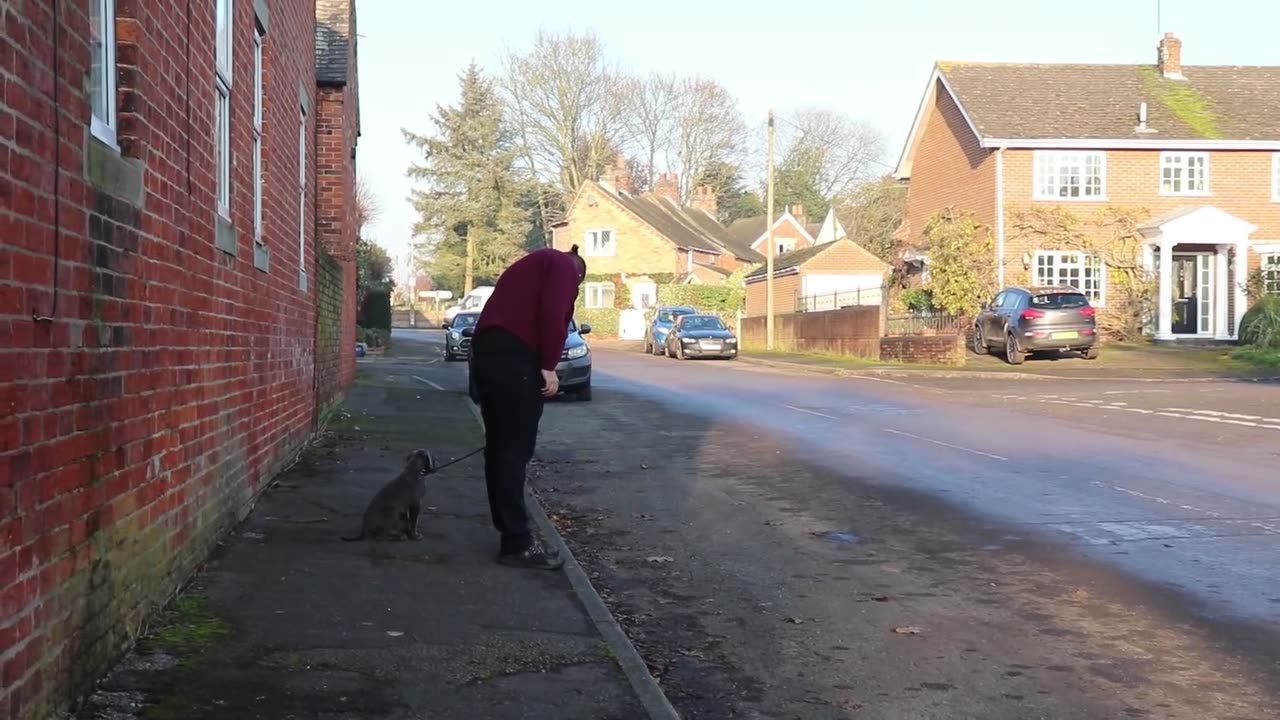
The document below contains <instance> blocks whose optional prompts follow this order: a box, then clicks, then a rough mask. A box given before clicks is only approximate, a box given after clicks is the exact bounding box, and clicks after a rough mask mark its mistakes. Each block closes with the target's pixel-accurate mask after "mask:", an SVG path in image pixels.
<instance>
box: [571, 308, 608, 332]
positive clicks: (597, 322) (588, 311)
mask: <svg viewBox="0 0 1280 720" xmlns="http://www.w3.org/2000/svg"><path fill="white" fill-rule="evenodd" d="M573 319H574V320H577V321H578V324H579V325H583V324H585V325H590V326H591V336H590V337H588V340H590V338H591V337H597V336H598V337H617V335H618V311H617V310H615V309H613V308H584V307H579V308H578V309H576V310H574V311H573Z"/></svg>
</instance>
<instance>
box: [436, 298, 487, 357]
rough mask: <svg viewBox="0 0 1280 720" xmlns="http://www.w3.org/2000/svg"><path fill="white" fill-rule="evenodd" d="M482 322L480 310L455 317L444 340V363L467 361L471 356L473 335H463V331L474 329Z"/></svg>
mask: <svg viewBox="0 0 1280 720" xmlns="http://www.w3.org/2000/svg"><path fill="white" fill-rule="evenodd" d="M479 320H480V312H479V311H478V310H475V311H468V312H460V313H458V314H457V315H454V316H453V322H452V323H449V331H448V332H447V333H445V338H444V361H445V362H451V361H453V360H465V359H467V358H468V357H469V356H470V355H471V335H470V334H467V335H463V334H462V331H463V330H465V329H467V328H473V327H475V326H476V323H477V322H478V321H479Z"/></svg>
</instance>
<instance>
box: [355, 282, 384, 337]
mask: <svg viewBox="0 0 1280 720" xmlns="http://www.w3.org/2000/svg"><path fill="white" fill-rule="evenodd" d="M356 324H357V325H358V326H360V327H365V328H374V329H378V330H386V331H387V332H388V333H389V332H391V293H390V292H388V291H386V290H383V289H380V288H375V289H371V290H369V291H368V292H366V293H365V295H364V299H363V300H362V301H361V302H360V314H359V315H358V316H357V318H356Z"/></svg>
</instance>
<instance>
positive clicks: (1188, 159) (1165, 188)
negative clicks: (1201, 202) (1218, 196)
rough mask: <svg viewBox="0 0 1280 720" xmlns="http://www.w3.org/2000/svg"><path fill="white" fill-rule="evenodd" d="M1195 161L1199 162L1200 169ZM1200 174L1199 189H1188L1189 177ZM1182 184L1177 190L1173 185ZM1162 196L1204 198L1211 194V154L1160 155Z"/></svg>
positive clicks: (1168, 153) (1178, 152)
mask: <svg viewBox="0 0 1280 720" xmlns="http://www.w3.org/2000/svg"><path fill="white" fill-rule="evenodd" d="M1193 161H1199V163H1198V164H1199V168H1195V167H1194V166H1195V165H1196V164H1197V163H1195V162H1193ZM1197 172H1198V173H1199V178H1198V179H1199V183H1200V187H1199V188H1194V189H1187V184H1188V182H1189V176H1191V175H1195V174H1196V173H1197ZM1175 182H1179V183H1182V185H1183V187H1182V188H1181V189H1178V190H1175V189H1173V187H1172V184H1173V183H1175ZM1160 194H1161V195H1166V196H1173V197H1188V196H1190V197H1203V196H1205V195H1208V194H1209V153H1207V152H1181V151H1171V152H1162V153H1160Z"/></svg>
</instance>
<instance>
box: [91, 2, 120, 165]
mask: <svg viewBox="0 0 1280 720" xmlns="http://www.w3.org/2000/svg"><path fill="white" fill-rule="evenodd" d="M89 53H90V57H89V106H90V108H91V109H92V112H93V115H92V118H91V120H90V126H89V129H90V131H91V132H92V133H93V134H94V136H95V137H97V138H98V139H99V140H102V141H103V142H105V143H108V144H110V145H112V146H114V145H115V144H116V3H115V0H89Z"/></svg>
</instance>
